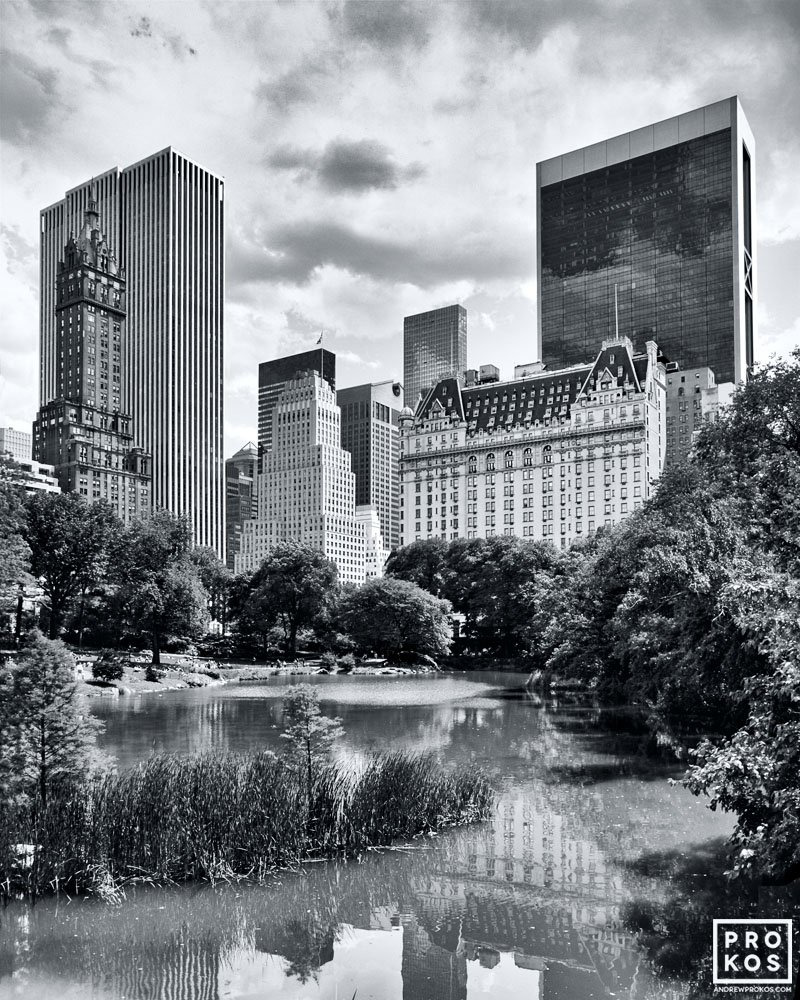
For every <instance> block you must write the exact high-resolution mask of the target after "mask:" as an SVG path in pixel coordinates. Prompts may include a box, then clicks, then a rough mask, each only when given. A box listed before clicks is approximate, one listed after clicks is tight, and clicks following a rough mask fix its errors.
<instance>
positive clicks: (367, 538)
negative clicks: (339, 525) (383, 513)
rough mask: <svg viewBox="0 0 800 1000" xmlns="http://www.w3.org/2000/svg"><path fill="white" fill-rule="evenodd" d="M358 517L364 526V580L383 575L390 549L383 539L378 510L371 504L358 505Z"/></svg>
mask: <svg viewBox="0 0 800 1000" xmlns="http://www.w3.org/2000/svg"><path fill="white" fill-rule="evenodd" d="M356 519H357V520H358V521H359V522H360V523H361V524H362V526H363V528H364V580H372V579H374V578H375V577H380V576H383V567H384V566H385V565H386V560H387V559H388V558H389V549H388V548H387V547H386V544H385V542H384V540H383V533H382V531H381V520H380V516H379V515H378V511H377V510H376V509H375V507H373V506H371V505H369V504H366V505H364V506H357V507H356Z"/></svg>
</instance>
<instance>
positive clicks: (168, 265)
mask: <svg viewBox="0 0 800 1000" xmlns="http://www.w3.org/2000/svg"><path fill="white" fill-rule="evenodd" d="M92 184H93V185H94V190H95V192H96V201H97V207H98V210H99V212H100V213H101V215H102V218H103V220H104V228H105V233H106V236H107V238H108V240H109V242H110V243H111V244H112V245H113V246H114V247H116V248H118V254H119V258H120V266H121V267H123V268H124V269H125V271H126V274H127V280H128V323H127V334H126V338H125V343H124V344H123V349H122V371H123V385H122V399H121V409H123V410H124V411H126V412H129V413H130V414H131V415H132V416H133V419H134V423H135V426H136V429H137V430H136V433H137V438H138V440H139V442H140V443H141V445H142V446H143V447H144V448H145V449H146V450H147V451H148V452H150V453H151V454H152V456H153V466H152V468H153V503H154V505H155V506H160V507H165V508H167V509H168V510H171V511H174V512H176V513H186V514H188V515H189V518H190V520H191V523H192V527H193V529H194V536H195V542H196V543H197V544H198V545H209V546H211V547H212V548H214V549H215V550H216V551H217V552H218V553H219V554H220V555H222V554H223V553H224V548H225V515H224V504H225V484H224V473H223V453H222V420H223V400H222V391H223V390H222V372H223V368H222V366H223V330H224V315H223V313H224V300H225V227H224V181H223V180H222V178H221V177H217V176H216V175H214V174H212V173H210V172H209V171H207V170H205V169H203V168H202V167H200V166H198V165H197V164H196V163H193V162H192V161H191V160H188V159H187V158H186V157H185V156H182V155H181V154H180V153H178V152H177V151H176V150H174V149H172V148H171V147H168V148H167V149H163V150H161V152H158V153H155V154H154V155H153V156H149V157H147V158H146V159H144V160H140V161H139V162H138V163H134V164H133V165H132V166H130V167H125V168H124V169H123V170H120V169H118V168H116V167H115V168H113V169H111V170H109V171H107V172H106V173H104V174H101V175H100V176H98V177H95V178H92V179H89V180H86V181H85V182H84V183H82V184H80V185H78V186H77V187H74V188H72V189H71V190H70V191H68V192H67V193H66V195H65V197H64V198H63V199H62V200H61V201H59V202H57V203H56V204H55V205H51V206H50V207H49V208H46V209H44V210H43V211H42V212H41V263H40V269H41V271H40V274H41V292H40V296H41V298H40V373H39V396H40V400H39V402H40V405H44V404H45V403H48V402H50V401H51V400H52V399H53V398H54V397H55V393H56V391H57V371H58V363H59V359H58V357H57V353H56V314H55V280H56V270H57V265H58V260H59V258H60V256H61V254H62V253H63V249H64V246H65V244H66V243H67V240H68V239H69V236H70V233H71V232H73V231H74V232H77V231H78V230H79V229H80V226H81V222H82V219H83V215H84V212H85V210H86V208H87V207H88V202H89V195H90V190H91V187H92Z"/></svg>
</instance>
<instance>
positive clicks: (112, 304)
mask: <svg viewBox="0 0 800 1000" xmlns="http://www.w3.org/2000/svg"><path fill="white" fill-rule="evenodd" d="M126 308H127V303H126V280H125V271H124V270H123V269H122V268H120V267H119V265H118V264H117V259H116V256H115V254H114V250H113V248H112V247H111V246H110V245H109V243H108V241H107V239H106V238H105V235H104V234H103V232H102V230H101V228H100V217H99V214H98V211H97V203H96V202H95V200H94V199H90V201H89V202H88V206H87V209H86V212H85V213H84V221H83V226H82V227H81V229H80V231H79V232H78V233H77V235H76V234H72V235H71V236H70V238H69V240H68V241H67V244H66V246H65V247H64V254H63V259H62V260H60V261H59V264H58V271H57V274H56V288H55V315H56V338H55V357H56V359H57V366H56V381H55V386H54V393H55V395H54V397H53V398H52V399H50V400H49V401H47V402H46V403H44V404H43V405H42V406H40V407H39V412H38V414H37V417H36V420H35V421H34V424H33V452H34V457H35V459H36V460H37V461H38V462H43V463H45V464H47V465H50V466H53V468H54V474H55V476H56V477H57V479H58V482H59V485H60V487H61V489H62V490H63V491H64V492H71V493H78V494H80V495H81V496H84V497H85V498H86V499H87V500H89V501H92V500H101V499H102V500H105V501H106V502H108V503H110V504H111V505H112V506H113V507H114V509H115V511H116V513H117V515H118V516H119V517H120V518H121V519H122V520H123V521H125V522H128V521H130V520H131V519H132V518H134V517H137V516H139V515H140V514H142V513H144V512H145V511H147V510H149V509H150V502H151V479H150V455H148V454H147V453H146V452H145V451H144V450H143V449H142V448H140V447H138V446H137V445H136V443H135V440H134V435H133V428H132V420H131V416H130V414H128V413H125V412H122V411H121V395H120V394H121V380H122V369H123V364H122V349H123V344H124V342H125V333H126V331H125V318H126Z"/></svg>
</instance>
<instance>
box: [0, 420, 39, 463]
mask: <svg viewBox="0 0 800 1000" xmlns="http://www.w3.org/2000/svg"><path fill="white" fill-rule="evenodd" d="M3 454H9V455H11V457H12V458H14V459H16V460H17V461H22V462H29V461H30V460H31V455H32V454H33V437H32V435H31V434H30V432H29V431H16V430H14V428H13V427H0V455H3Z"/></svg>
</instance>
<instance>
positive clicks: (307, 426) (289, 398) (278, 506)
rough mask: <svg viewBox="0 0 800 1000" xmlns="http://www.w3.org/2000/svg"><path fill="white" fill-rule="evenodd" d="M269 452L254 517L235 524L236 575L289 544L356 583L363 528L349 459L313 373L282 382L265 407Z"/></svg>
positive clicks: (321, 382)
mask: <svg viewBox="0 0 800 1000" xmlns="http://www.w3.org/2000/svg"><path fill="white" fill-rule="evenodd" d="M270 422H271V448H270V449H269V450H268V451H263V452H262V455H261V466H262V467H261V472H260V473H259V474H258V476H257V498H258V501H257V503H258V511H257V516H256V518H255V519H253V520H249V521H243V522H242V536H241V548H240V551H239V552H238V553H237V554H236V556H235V558H234V568H235V571H236V572H237V573H242V572H247V573H252V572H253V571H254V570H255V569H257V568H258V566H259V565H260V564H261V562H262V561H263V560H264V558H265V557H266V556H267V554H268V553H269V551H270V549H271V548H273V547H274V546H275V545H276V544H277V543H279V542H282V541H288V540H289V539H293V540H296V541H300V542H304V543H306V544H307V545H310V546H311V547H313V548H315V549H318V550H319V551H321V552H323V553H324V554H325V555H326V556H327V557H328V558H329V559H331V560H332V561H333V562H335V563H336V566H337V568H338V570H339V579H340V580H341V581H342V582H343V583H344V582H349V583H357V584H360V583H363V582H364V580H365V577H366V568H365V551H366V550H365V547H366V542H365V523H364V517H363V516H362V517H359V516H357V513H356V502H355V475H354V474H353V472H352V469H351V459H350V453H349V452H347V451H345V450H344V449H343V448H342V446H341V433H342V432H341V422H340V413H339V407H338V406H337V405H336V396H335V394H334V391H333V389H332V387H331V386H330V385H329V383H328V382H327V381H326V380H325V379H324V378H323V377H322V376H321V375H319V374H317V373H316V372H313V371H312V372H308V373H307V374H304V375H300V376H299V377H298V378H295V379H290V380H289V381H287V382H286V383H285V385H284V387H283V389H282V391H281V393H280V395H279V396H278V398H277V400H276V402H275V404H274V405H273V406H272V407H271V412H270Z"/></svg>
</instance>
